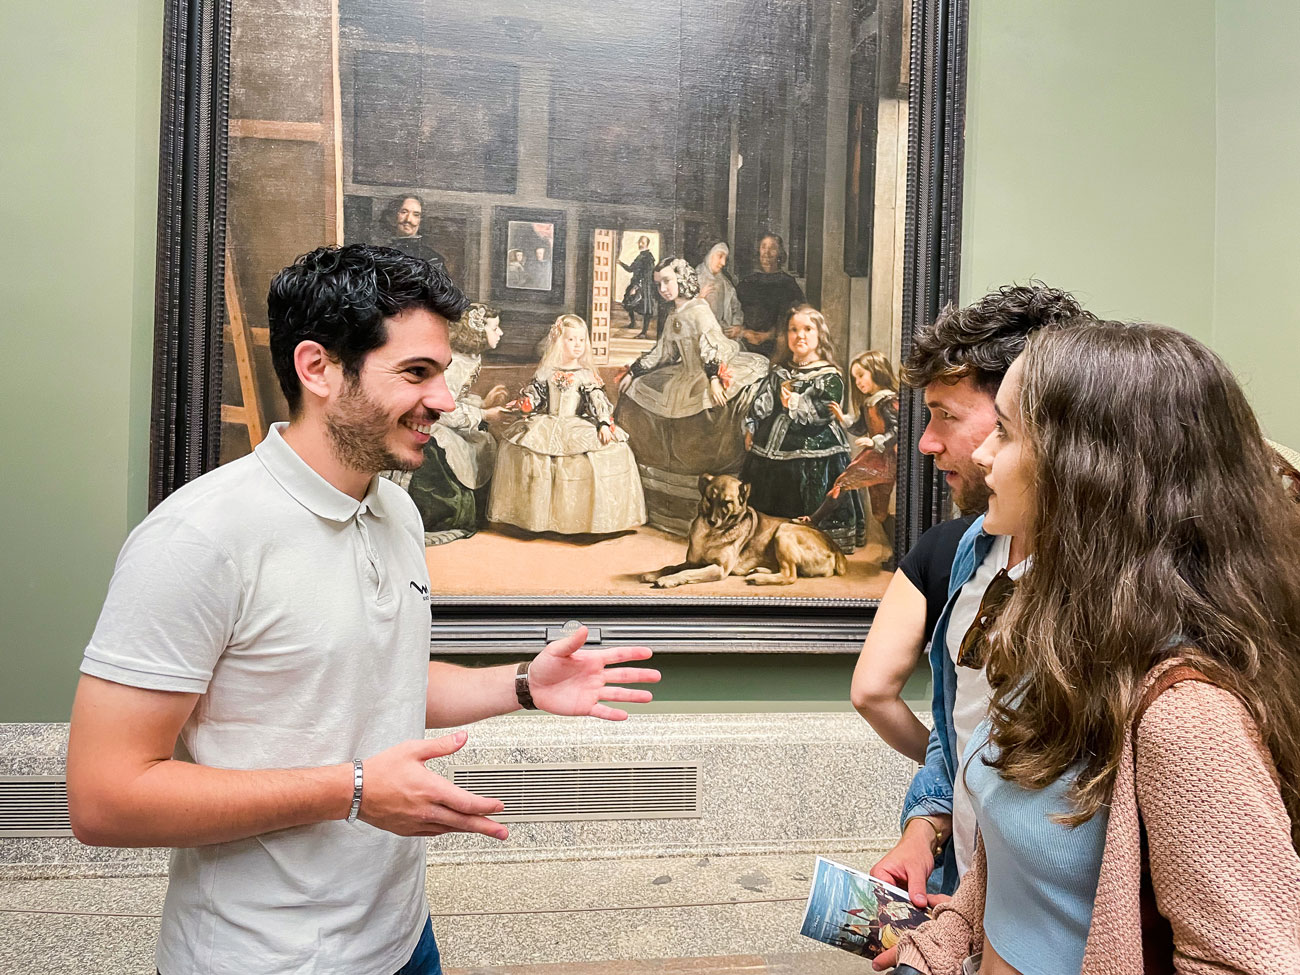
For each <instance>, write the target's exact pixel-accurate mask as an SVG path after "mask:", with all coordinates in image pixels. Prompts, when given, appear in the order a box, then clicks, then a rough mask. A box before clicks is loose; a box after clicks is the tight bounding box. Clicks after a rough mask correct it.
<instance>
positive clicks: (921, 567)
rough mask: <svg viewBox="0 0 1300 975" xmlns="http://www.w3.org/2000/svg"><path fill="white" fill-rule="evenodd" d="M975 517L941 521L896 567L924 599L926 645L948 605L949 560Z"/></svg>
mask: <svg viewBox="0 0 1300 975" xmlns="http://www.w3.org/2000/svg"><path fill="white" fill-rule="evenodd" d="M977 517H979V516H978V515H967V516H966V517H965V518H955V519H953V520H952V521H941V522H940V523H939V524H937V525H935V526H934V527H933V528H929V529H927V530H926V532H925V534H924V535H922V536H921V537H920V539H918V540H917V543H916V544H915V545H913V546H912V549H911V551H909V552H908V553H907V554H906V555H905V556H903V561H902V562H900V563H898V571H899V572H901V573H903V575H905V576H907V578H908V580H909V581H910V582H911V583H912V585H914V586H916V588H917V589H918V590H920V592H921V594H922V595H923V596H925V639H926V641H927V642H928V641H929V639H930V634H931V633H933V632H934V625H935V624H936V623H938V622H939V615H940V614H941V613H942V612H943V607H944V606H945V605H947V602H948V579H949V577H950V576H951V575H952V560H953V556H955V555H956V554H957V545H958V544H959V543H960V542H961V537H962V536H963V535H965V534H966V529H967V528H969V527H970V526H971V525H972V524H973V523H974V521H975V519H976V518H977Z"/></svg>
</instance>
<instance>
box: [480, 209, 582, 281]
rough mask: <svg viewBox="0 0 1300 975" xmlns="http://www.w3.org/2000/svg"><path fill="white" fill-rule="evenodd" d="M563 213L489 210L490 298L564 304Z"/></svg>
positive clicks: (556, 211)
mask: <svg viewBox="0 0 1300 975" xmlns="http://www.w3.org/2000/svg"><path fill="white" fill-rule="evenodd" d="M564 229H565V214H564V211H563V210H531V209H525V208H521V207H493V209H492V257H491V262H492V270H491V273H492V297H493V298H495V299H497V300H503V301H517V302H529V303H540V304H546V305H559V304H563V303H564V261H565V232H564Z"/></svg>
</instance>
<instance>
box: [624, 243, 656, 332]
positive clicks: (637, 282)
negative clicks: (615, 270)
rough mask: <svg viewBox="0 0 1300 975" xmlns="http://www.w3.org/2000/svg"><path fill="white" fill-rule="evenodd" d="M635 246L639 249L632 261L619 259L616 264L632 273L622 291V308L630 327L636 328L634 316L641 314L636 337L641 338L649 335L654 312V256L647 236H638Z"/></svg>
mask: <svg viewBox="0 0 1300 975" xmlns="http://www.w3.org/2000/svg"><path fill="white" fill-rule="evenodd" d="M636 246H637V247H639V248H640V249H641V251H640V253H639V254H637V256H636V257H634V258H633V259H632V263H631V264H624V263H623V262H622V261H619V262H618V266H619V267H621V268H622V269H623V270H624V271H627V272H628V273H629V274H631V275H632V280H631V281H629V282H628V284H627V290H626V291H624V292H623V309H624V310H625V311H626V312H627V317H628V318H629V319H631V325H630V326H629V327H631V328H636V316H637V315H640V316H641V331H640V332H638V333H637V338H639V339H643V338H647V337H648V336H649V329H650V319H651V318H652V317H654V314H655V283H654V272H655V256H654V255H653V254H651V253H650V238H649V237H641V238H639V239H638V240H637V242H636Z"/></svg>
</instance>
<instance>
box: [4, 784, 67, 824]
mask: <svg viewBox="0 0 1300 975" xmlns="http://www.w3.org/2000/svg"><path fill="white" fill-rule="evenodd" d="M71 835H72V822H71V821H70V820H69V819H68V783H67V782H66V781H65V780H64V778H63V776H61V775H0V836H71Z"/></svg>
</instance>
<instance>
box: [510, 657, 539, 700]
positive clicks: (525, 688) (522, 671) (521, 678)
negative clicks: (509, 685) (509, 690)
mask: <svg viewBox="0 0 1300 975" xmlns="http://www.w3.org/2000/svg"><path fill="white" fill-rule="evenodd" d="M530 663H532V661H531V660H525V661H524V662H523V663H521V664H520V665H519V668H518V669H517V670H516V671H515V698H516V699H517V700H518V701H519V706H520V707H521V708H524V709H525V710H527V711H536V710H537V705H536V704H534V703H533V689H532V688H531V687H530V686H529V685H528V665H529V664H530Z"/></svg>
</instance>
